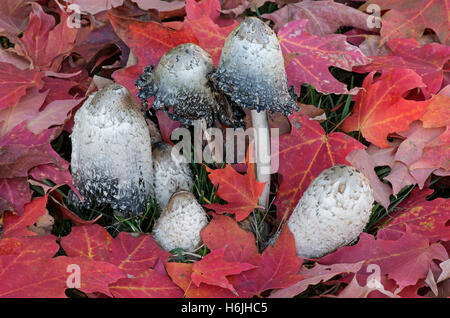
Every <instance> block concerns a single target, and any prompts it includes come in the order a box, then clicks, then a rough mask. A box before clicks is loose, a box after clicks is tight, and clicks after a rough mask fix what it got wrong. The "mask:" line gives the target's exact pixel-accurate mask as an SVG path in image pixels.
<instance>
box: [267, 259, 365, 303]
mask: <svg viewBox="0 0 450 318" xmlns="http://www.w3.org/2000/svg"><path fill="white" fill-rule="evenodd" d="M363 263H364V261H361V262H358V263H354V264H332V265H321V264H316V265H315V266H314V267H313V268H310V269H307V268H302V269H301V270H300V271H299V275H302V276H303V277H304V278H303V279H302V280H301V281H299V282H298V283H296V284H294V285H292V286H289V287H287V288H283V289H279V290H276V291H274V292H272V293H271V294H270V298H292V297H295V296H297V295H299V294H301V293H302V292H304V291H305V290H306V289H307V288H308V287H309V286H311V285H317V284H319V283H321V282H326V281H328V280H330V279H332V278H333V277H335V276H337V275H341V274H350V273H357V272H358V271H359V270H360V269H361V266H362V264H363Z"/></svg>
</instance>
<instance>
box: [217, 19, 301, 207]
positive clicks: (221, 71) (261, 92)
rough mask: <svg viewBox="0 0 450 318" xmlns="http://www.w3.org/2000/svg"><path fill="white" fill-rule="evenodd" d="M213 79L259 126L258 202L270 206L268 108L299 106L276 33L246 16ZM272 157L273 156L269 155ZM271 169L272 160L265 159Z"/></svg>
mask: <svg viewBox="0 0 450 318" xmlns="http://www.w3.org/2000/svg"><path fill="white" fill-rule="evenodd" d="M211 80H212V81H213V82H214V83H217V84H216V85H217V86H218V87H219V88H220V89H221V90H222V91H223V92H224V93H225V94H227V95H228V96H229V97H230V98H231V100H232V101H233V102H235V103H236V104H238V105H240V106H242V107H244V108H247V109H249V110H251V116H252V124H253V127H254V128H255V129H256V131H255V137H256V149H257V150H258V149H259V150H258V151H257V152H255V158H256V161H257V166H258V171H257V177H258V181H260V182H266V187H265V189H264V192H263V194H262V195H261V197H260V200H259V204H260V205H262V206H264V207H265V208H266V209H267V207H268V199H269V190H270V174H269V173H268V172H267V171H263V170H262V165H263V163H262V162H261V158H258V157H260V156H261V154H262V151H264V152H265V153H266V154H268V155H270V137H269V124H268V119H267V113H266V111H267V110H270V111H271V112H274V111H278V112H281V113H283V114H284V115H289V114H291V113H292V112H293V111H294V110H298V106H297V103H296V102H295V100H294V99H293V96H292V95H291V92H289V90H288V87H287V77H286V70H285V68H284V58H283V53H282V52H281V47H280V43H279V42H278V39H277V36H276V34H275V33H274V32H273V31H272V29H271V28H270V27H268V26H267V25H266V24H265V23H264V22H263V21H261V20H260V19H258V18H255V17H247V18H245V19H244V21H242V22H241V23H240V25H239V26H238V27H236V28H235V29H234V30H233V31H232V32H231V33H230V35H228V37H227V39H226V41H225V45H224V47H223V49H222V54H221V56H220V62H219V67H218V68H217V70H216V72H215V73H214V74H213V75H212V76H211ZM269 160H270V159H269ZM264 165H265V166H266V169H265V170H269V167H270V162H265V163H264Z"/></svg>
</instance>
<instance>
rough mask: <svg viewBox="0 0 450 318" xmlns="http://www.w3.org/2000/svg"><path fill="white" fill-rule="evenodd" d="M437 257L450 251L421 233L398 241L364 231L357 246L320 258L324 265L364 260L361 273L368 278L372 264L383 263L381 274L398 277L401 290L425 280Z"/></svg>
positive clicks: (392, 277) (396, 279)
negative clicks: (376, 236)
mask: <svg viewBox="0 0 450 318" xmlns="http://www.w3.org/2000/svg"><path fill="white" fill-rule="evenodd" d="M434 259H438V260H446V259H448V254H447V251H446V250H445V248H444V247H443V246H442V245H441V244H439V243H432V244H430V241H429V240H428V239H427V238H426V237H424V236H423V235H420V234H415V233H412V232H411V231H408V230H407V231H406V232H405V234H403V236H402V237H400V238H399V239H397V240H384V239H377V240H375V238H374V237H373V236H372V235H370V234H367V233H361V235H360V238H359V242H358V243H357V244H356V245H353V246H344V247H341V248H339V249H338V250H337V251H336V252H334V253H333V254H330V255H327V256H324V257H322V258H321V259H320V263H321V264H327V265H331V264H337V263H357V262H361V261H364V265H363V267H362V268H361V270H360V271H358V273H357V274H358V275H360V276H361V277H367V276H368V275H370V274H371V273H372V271H369V270H367V266H368V265H369V264H375V265H378V266H379V270H380V272H379V273H380V275H387V277H388V278H391V279H394V280H395V281H396V282H397V284H398V286H399V287H400V289H403V288H404V287H406V286H410V285H415V284H416V283H417V281H418V280H419V279H425V278H426V276H427V274H428V270H429V269H430V266H431V264H432V263H433V260H434Z"/></svg>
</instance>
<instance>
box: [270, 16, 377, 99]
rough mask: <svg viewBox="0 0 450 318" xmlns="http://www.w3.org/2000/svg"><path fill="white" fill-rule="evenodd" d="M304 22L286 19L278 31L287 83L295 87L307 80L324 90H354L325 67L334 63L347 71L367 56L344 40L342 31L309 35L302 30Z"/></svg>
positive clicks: (335, 91)
mask: <svg viewBox="0 0 450 318" xmlns="http://www.w3.org/2000/svg"><path fill="white" fill-rule="evenodd" d="M307 22H308V20H299V21H293V22H289V23H288V24H286V25H285V26H284V27H282V28H281V30H280V31H279V32H278V37H279V40H280V45H281V49H282V51H283V54H284V55H285V60H286V65H287V66H286V73H287V77H288V85H289V86H290V85H293V86H294V89H295V90H296V91H298V90H299V87H300V85H301V84H304V83H308V84H311V85H312V86H314V87H315V88H316V89H317V90H318V91H319V92H322V93H325V94H329V93H335V94H356V93H357V91H358V89H356V88H353V89H351V90H350V91H348V90H347V85H345V84H343V83H341V82H339V81H338V80H336V79H335V78H334V77H333V76H332V75H331V73H330V72H329V70H328V68H329V67H330V66H336V67H339V68H341V69H344V70H347V71H351V70H352V68H353V67H354V66H358V65H365V64H367V63H369V61H370V60H369V59H368V58H367V57H366V56H365V55H364V54H363V53H362V52H361V51H360V50H359V48H357V47H356V46H352V45H350V44H349V43H347V41H346V37H345V36H344V35H341V34H331V35H326V36H322V37H318V36H314V35H310V34H309V33H307V32H306V23H307Z"/></svg>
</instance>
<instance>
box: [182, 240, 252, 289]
mask: <svg viewBox="0 0 450 318" xmlns="http://www.w3.org/2000/svg"><path fill="white" fill-rule="evenodd" d="M225 249H226V248H225V247H223V248H220V249H216V250H213V251H211V252H210V253H209V254H207V255H206V256H205V257H203V258H202V260H201V261H199V262H195V263H194V264H193V266H192V274H191V279H192V281H193V282H194V284H195V285H196V286H197V287H198V286H200V284H201V283H205V284H208V285H215V286H219V287H222V288H226V289H229V290H231V291H232V292H233V293H236V291H235V289H234V287H233V285H232V284H231V283H230V282H229V281H228V279H227V276H229V275H237V274H240V273H242V272H245V271H248V270H250V269H252V268H255V265H252V264H249V263H241V262H228V261H225V260H224V254H225Z"/></svg>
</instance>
